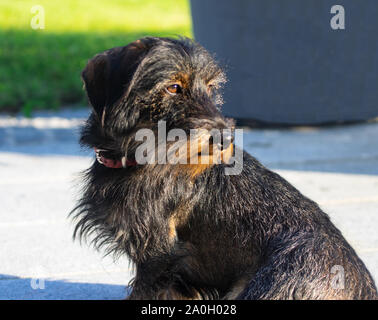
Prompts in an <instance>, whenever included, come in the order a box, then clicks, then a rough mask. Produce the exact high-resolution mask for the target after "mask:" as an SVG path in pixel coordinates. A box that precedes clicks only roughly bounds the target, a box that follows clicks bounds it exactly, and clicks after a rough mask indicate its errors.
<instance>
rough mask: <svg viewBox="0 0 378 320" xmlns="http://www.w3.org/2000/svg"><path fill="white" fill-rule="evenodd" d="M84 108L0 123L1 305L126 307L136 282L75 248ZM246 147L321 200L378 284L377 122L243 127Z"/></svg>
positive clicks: (123, 264) (86, 160) (84, 158)
mask: <svg viewBox="0 0 378 320" xmlns="http://www.w3.org/2000/svg"><path fill="white" fill-rule="evenodd" d="M87 114H88V110H87V109H79V110H69V109H68V110H64V111H60V112H58V113H48V112H40V113H37V114H35V116H34V117H33V118H32V119H25V118H23V117H9V116H6V115H0V199H1V208H0V217H1V219H0V243H1V246H0V262H1V263H0V299H122V298H124V297H125V296H126V294H127V293H126V285H127V283H128V281H129V280H130V279H131V277H132V275H133V270H132V266H130V265H129V262H128V260H127V259H126V258H121V259H119V260H117V261H113V260H112V258H111V257H105V258H104V257H103V256H102V253H101V252H96V251H95V250H93V249H92V248H91V247H89V246H88V245H86V244H82V245H80V243H78V242H73V241H72V232H73V224H72V222H71V221H70V220H69V219H68V218H67V215H68V213H69V212H70V210H71V209H72V208H73V207H74V205H75V199H77V197H78V194H79V192H80V191H79V190H80V189H79V180H78V173H79V172H80V171H82V170H84V169H85V168H87V167H88V166H89V164H90V162H91V161H92V160H93V154H92V153H90V152H87V151H83V150H81V149H80V147H79V146H78V144H77V137H78V132H79V130H78V126H79V125H80V124H81V123H82V121H83V120H84V119H85V118H86V116H87ZM244 148H245V149H246V150H247V151H249V152H250V153H251V154H252V155H254V156H255V157H256V158H258V159H259V160H260V161H261V162H262V163H263V164H265V165H266V166H268V167H269V168H271V169H273V170H275V171H277V172H279V173H280V174H281V175H283V176H284V177H285V178H286V179H288V180H289V181H290V182H291V183H293V184H294V185H295V186H296V187H297V188H299V189H300V190H301V191H302V192H303V193H304V194H305V195H307V196H309V197H310V198H312V199H313V200H315V201H317V202H318V203H319V204H320V205H321V207H322V208H323V209H324V210H325V211H326V212H327V213H328V214H329V215H330V217H331V219H332V221H333V222H334V223H335V224H336V226H337V227H338V228H339V229H341V231H342V232H343V234H344V236H345V237H346V238H347V240H348V241H349V242H350V243H351V244H352V246H353V247H354V248H355V249H356V250H357V252H358V253H359V255H360V256H361V258H362V259H363V261H364V262H365V263H366V265H367V266H368V268H369V270H370V271H371V273H372V274H373V276H374V278H375V279H376V281H377V280H378V233H377V227H378V209H377V208H378V123H369V124H358V125H350V126H338V127H324V128H297V129H295V130H290V129H282V130H278V129H275V130H249V129H247V128H244Z"/></svg>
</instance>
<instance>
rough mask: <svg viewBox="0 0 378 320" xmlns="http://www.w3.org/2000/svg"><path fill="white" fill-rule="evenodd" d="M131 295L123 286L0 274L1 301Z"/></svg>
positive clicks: (90, 298) (109, 297)
mask: <svg viewBox="0 0 378 320" xmlns="http://www.w3.org/2000/svg"><path fill="white" fill-rule="evenodd" d="M33 288H34V289H33ZM129 293H130V292H129V291H128V289H127V288H126V287H125V286H122V285H114V284H103V283H81V282H80V283H79V282H68V281H65V280H55V279H54V280H49V279H46V280H43V279H42V280H39V279H31V278H19V277H15V276H12V275H5V274H0V300H97V299H99V300H121V299H124V298H125V297H126V296H127V295H128V294H129Z"/></svg>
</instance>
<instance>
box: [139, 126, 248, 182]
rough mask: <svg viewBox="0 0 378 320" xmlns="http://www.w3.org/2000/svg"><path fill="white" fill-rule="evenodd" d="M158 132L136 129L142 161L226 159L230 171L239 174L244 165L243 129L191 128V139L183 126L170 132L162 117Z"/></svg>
mask: <svg viewBox="0 0 378 320" xmlns="http://www.w3.org/2000/svg"><path fill="white" fill-rule="evenodd" d="M157 135H158V136H157V137H155V133H154V131H152V130H151V129H147V128H146V129H139V130H138V131H137V132H136V135H135V140H136V141H139V142H142V143H141V144H140V145H139V146H138V147H137V148H136V151H135V161H136V162H137V163H138V164H167V163H168V164H221V163H225V164H228V165H229V166H226V167H225V174H226V175H238V174H240V173H241V171H242V169H243V148H242V146H243V129H234V130H233V131H232V130H231V129H222V130H219V129H212V130H210V131H209V130H206V129H191V130H190V133H189V139H188V136H187V134H186V132H185V131H184V130H183V129H171V130H169V132H168V133H167V126H166V122H165V121H159V122H158V132H157ZM235 144H236V145H238V147H235ZM156 146H157V147H156ZM239 146H240V147H239Z"/></svg>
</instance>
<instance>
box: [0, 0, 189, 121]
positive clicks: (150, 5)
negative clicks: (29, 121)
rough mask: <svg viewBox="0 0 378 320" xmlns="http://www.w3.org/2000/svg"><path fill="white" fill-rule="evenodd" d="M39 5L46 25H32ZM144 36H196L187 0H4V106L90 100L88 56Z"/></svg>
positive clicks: (0, 85)
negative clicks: (85, 81) (85, 82)
mask: <svg viewBox="0 0 378 320" xmlns="http://www.w3.org/2000/svg"><path fill="white" fill-rule="evenodd" d="M35 4H39V5H42V6H43V8H44V12H45V28H44V29H39V30H33V29H32V28H31V25H30V23H31V19H32V18H33V16H35V13H32V12H31V8H32V7H33V5H35ZM145 35H153V36H175V35H185V36H189V37H191V36H192V33H191V20H190V8H189V3H188V0H107V1H99V0H65V1H59V0H38V1H37V2H36V1H34V0H1V2H0V111H10V112H18V111H22V112H23V113H24V114H25V115H30V113H31V111H33V110H35V109H57V108H59V107H60V106H62V105H68V104H70V105H72V104H80V103H81V104H82V103H85V102H86V100H85V94H84V92H83V89H82V82H81V79H80V72H81V70H82V69H83V68H84V66H85V64H86V63H87V61H88V59H89V58H91V57H92V56H94V55H95V54H96V53H98V52H100V51H103V50H105V49H108V48H111V47H115V46H120V45H125V44H127V43H129V42H131V41H133V40H135V39H137V38H140V37H142V36H145Z"/></svg>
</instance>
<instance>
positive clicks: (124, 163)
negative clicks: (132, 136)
mask: <svg viewBox="0 0 378 320" xmlns="http://www.w3.org/2000/svg"><path fill="white" fill-rule="evenodd" d="M94 151H95V153H96V159H97V161H98V162H99V163H101V164H102V165H104V166H105V167H107V168H113V169H120V168H126V167H133V166H136V165H137V162H136V161H135V160H133V161H132V160H127V159H126V157H122V158H121V159H108V158H105V157H104V155H103V154H102V151H108V150H106V149H98V148H94Z"/></svg>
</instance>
